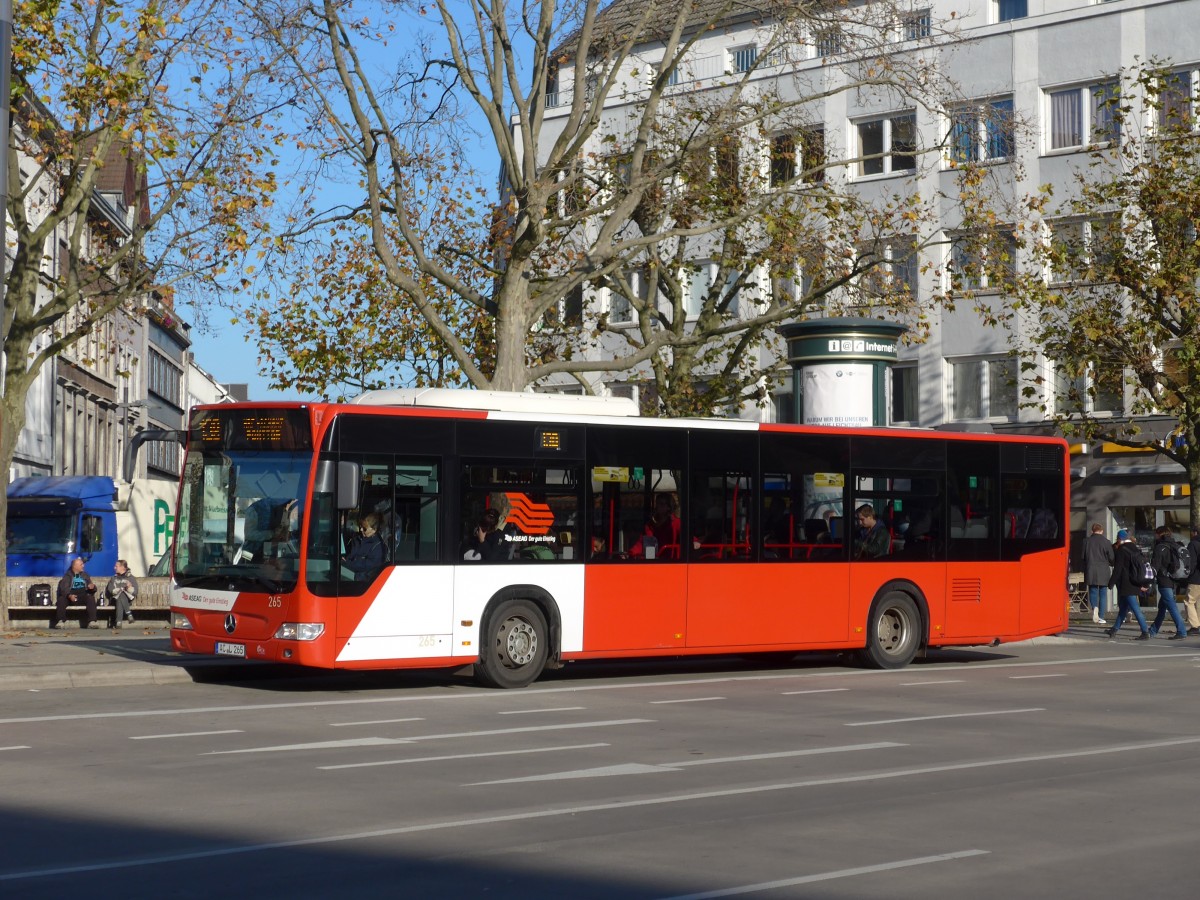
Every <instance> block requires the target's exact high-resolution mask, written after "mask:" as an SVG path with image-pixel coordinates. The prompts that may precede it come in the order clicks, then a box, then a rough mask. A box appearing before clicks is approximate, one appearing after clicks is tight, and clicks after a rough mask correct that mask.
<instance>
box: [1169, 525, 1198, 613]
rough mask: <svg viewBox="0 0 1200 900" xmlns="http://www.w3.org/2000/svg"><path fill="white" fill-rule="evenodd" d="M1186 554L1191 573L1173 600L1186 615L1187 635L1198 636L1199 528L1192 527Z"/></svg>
mask: <svg viewBox="0 0 1200 900" xmlns="http://www.w3.org/2000/svg"><path fill="white" fill-rule="evenodd" d="M1188 553H1189V554H1190V555H1191V557H1192V572H1191V574H1190V575H1188V578H1187V582H1186V583H1184V584H1183V585H1181V586H1180V588H1179V590H1178V591H1176V593H1175V600H1176V602H1178V603H1179V604H1181V605H1182V606H1183V611H1184V612H1185V613H1186V614H1187V623H1188V634H1200V610H1197V609H1196V601H1197V600H1200V556H1198V555H1197V554H1200V527H1197V526H1195V525H1193V526H1192V539H1191V540H1190V541H1188Z"/></svg>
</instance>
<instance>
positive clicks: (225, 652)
mask: <svg viewBox="0 0 1200 900" xmlns="http://www.w3.org/2000/svg"><path fill="white" fill-rule="evenodd" d="M216 652H217V656H240V657H242V658H243V659H244V658H245V656H246V645H245V644H226V643H224V642H222V641H217V651H216Z"/></svg>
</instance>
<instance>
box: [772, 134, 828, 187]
mask: <svg viewBox="0 0 1200 900" xmlns="http://www.w3.org/2000/svg"><path fill="white" fill-rule="evenodd" d="M797 178H800V179H801V180H802V181H804V182H808V183H815V182H820V181H824V180H825V129H824V128H821V127H819V126H818V127H813V128H802V129H800V130H799V131H798V132H794V133H788V134H777V135H775V136H774V137H772V138H771V187H773V188H777V187H783V186H785V185H787V184H789V183H790V182H792V181H795V180H796V179H797Z"/></svg>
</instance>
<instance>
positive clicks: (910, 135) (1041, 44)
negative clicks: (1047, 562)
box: [546, 0, 1200, 533]
mask: <svg viewBox="0 0 1200 900" xmlns="http://www.w3.org/2000/svg"><path fill="white" fill-rule="evenodd" d="M620 2H622V0H618V3H620ZM893 8H894V9H895V10H896V12H895V28H894V33H893V36H892V40H894V42H895V53H896V54H897V56H898V57H904V56H906V55H907V56H908V57H909V58H912V57H914V56H915V55H917V54H929V55H930V57H931V58H935V59H936V66H937V69H938V72H939V75H938V77H939V78H944V79H945V83H946V85H947V86H948V88H947V91H946V96H947V97H952V98H953V101H952V103H949V104H948V105H947V106H946V107H943V108H940V109H936V108H932V107H926V106H922V105H920V104H910V105H905V104H904V103H903V102H901V103H899V104H898V105H887V101H883V100H881V96H882V95H883V93H884V92H877V93H871V92H865V91H850V92H831V93H830V94H829V95H828V97H827V98H826V99H824V100H823V101H822V103H821V107H820V111H819V114H818V115H817V116H816V119H817V120H818V121H819V122H820V125H821V127H822V129H823V144H824V147H825V148H826V152H827V154H828V155H829V157H830V159H831V160H835V159H838V158H841V159H845V160H849V161H851V162H848V163H847V164H846V165H844V166H840V167H839V166H834V167H833V168H831V169H830V170H829V171H830V177H837V178H844V179H846V182H847V183H848V185H849V186H851V188H852V189H853V190H856V191H859V192H863V193H866V194H877V195H878V196H880V197H885V196H888V195H890V194H893V193H895V192H897V191H903V190H908V189H911V188H913V187H915V189H916V190H917V191H918V192H919V193H920V194H921V195H922V196H925V197H934V196H938V195H939V194H943V195H953V194H954V193H955V191H956V187H955V179H956V178H957V177H958V174H957V172H956V170H955V161H956V159H963V160H970V161H972V162H982V163H985V164H986V165H987V167H988V176H989V178H990V180H991V182H992V183H993V184H994V185H995V188H994V189H995V190H998V191H1001V192H1004V193H1007V194H1008V195H1009V197H1010V198H1013V199H1015V198H1019V197H1021V196H1023V195H1026V194H1029V193H1032V192H1034V191H1035V190H1037V188H1038V187H1039V186H1043V185H1052V186H1053V187H1054V191H1055V193H1054V196H1055V197H1056V198H1062V197H1066V196H1068V195H1069V194H1070V193H1071V185H1072V183H1073V179H1074V174H1075V172H1076V171H1078V170H1081V169H1086V167H1087V165H1088V154H1087V151H1088V149H1089V146H1090V145H1092V143H1093V142H1094V141H1097V140H1101V139H1103V137H1104V136H1105V132H1106V128H1108V127H1110V126H1111V122H1110V121H1109V120H1108V117H1107V115H1106V112H1105V103H1104V101H1105V99H1106V98H1110V97H1111V96H1113V89H1114V85H1115V84H1116V83H1117V80H1118V79H1119V76H1120V73H1122V72H1123V71H1127V70H1129V69H1131V68H1133V67H1135V66H1136V65H1138V64H1142V63H1145V62H1147V61H1149V60H1161V61H1164V62H1166V63H1168V65H1169V67H1170V68H1171V69H1172V70H1173V71H1174V72H1176V73H1177V80H1178V84H1180V85H1182V86H1183V88H1182V89H1183V93H1184V95H1185V96H1184V98H1183V100H1182V102H1183V103H1185V104H1186V105H1187V107H1188V109H1187V112H1189V113H1190V112H1191V107H1192V106H1193V104H1194V103H1195V102H1196V99H1197V97H1198V90H1200V42H1198V41H1197V40H1196V36H1197V35H1200V2H1198V0H1163V2H1156V0H1110V2H1087V0H974V2H963V0H929V2H921V0H914V2H911V3H908V4H905V5H903V6H901V7H893ZM762 35H763V30H762V26H761V25H760V24H758V23H757V22H756V21H755V20H753V19H750V18H748V17H746V18H744V19H743V20H742V21H740V22H739V21H737V20H730V22H729V23H727V25H726V27H724V28H715V29H710V30H709V33H708V35H707V36H706V37H705V38H704V39H703V40H702V41H701V42H700V44H698V45H697V47H696V48H695V51H694V53H693V55H692V57H691V62H690V65H689V66H688V67H687V68H686V71H682V72H681V73H680V74H679V75H678V76H677V77H675V76H673V79H674V81H673V83H674V85H675V86H674V89H675V90H679V91H685V90H696V91H703V90H707V89H710V88H711V87H712V86H713V85H715V84H717V83H718V82H719V80H720V78H721V77H722V75H723V74H725V75H728V74H729V73H737V72H739V71H746V69H747V68H748V67H750V66H754V74H753V75H752V76H751V77H753V78H756V79H761V80H762V81H763V82H764V84H770V85H771V89H772V90H778V91H780V92H781V93H786V91H787V90H788V87H787V85H788V79H789V78H791V77H792V76H793V73H794V72H797V71H805V70H809V71H812V72H816V71H819V70H824V72H825V74H824V77H826V78H827V79H837V78H838V77H841V76H840V75H839V70H838V68H837V66H836V64H835V63H834V62H833V60H834V58H835V57H837V55H838V52H839V50H840V49H841V45H840V43H839V39H838V35H837V34H836V33H834V32H830V31H829V30H813V31H810V32H809V33H808V36H807V40H806V41H804V42H803V44H802V45H799V44H798V45H796V46H792V47H788V48H787V49H786V52H782V53H781V52H779V51H778V49H776V51H775V56H776V57H777V58H778V60H779V61H780V62H779V64H777V65H773V66H763V65H762V64H761V60H762V53H763V49H762V47H761V46H760V45H759V43H758V42H760V41H761V39H762ZM939 38H940V39H939ZM656 52H658V54H659V59H661V44H659V45H655V44H653V43H647V45H646V46H645V47H644V50H643V52H642V53H641V55H640V59H641V61H643V62H644V63H645V64H647V65H649V66H653V65H654V62H655V60H654V56H655V53H656ZM756 59H757V61H758V64H757V65H755V61H756ZM635 77H636V76H631V78H635ZM560 83H562V84H569V83H570V74H569V72H567V71H564V72H562V73H560ZM613 97H614V99H612V100H611V101H610V103H609V105H610V106H611V108H612V109H611V112H613V113H614V114H619V112H618V111H619V108H620V106H621V104H622V103H623V102H624V101H623V100H622V99H621V98H620V97H618V96H616V95H615V94H614V95H613ZM1135 102H1136V101H1135ZM556 103H561V104H562V105H561V106H556V105H555V104H556ZM548 106H549V107H550V108H548V109H547V111H546V129H547V131H548V132H552V131H553V129H554V128H555V122H556V117H557V119H559V120H562V119H563V118H564V117H565V116H566V115H567V113H568V111H569V106H568V105H566V104H565V103H562V100H561V98H560V97H558V96H556V95H555V94H551V95H550V101H549V103H548ZM1144 116H1145V118H1146V120H1147V121H1148V122H1149V121H1150V119H1151V118H1152V114H1151V112H1150V111H1149V110H1145V111H1144ZM998 123H999V124H998ZM1004 123H1008V124H1007V126H1006V125H1005V124H1004ZM763 137H764V136H763V135H756V137H755V140H763ZM767 139H768V140H769V139H770V138H769V136H767ZM597 152H601V151H599V150H598V151H597ZM758 152H759V153H760V154H761V155H762V157H763V158H764V159H769V152H763V148H761V147H760V148H758ZM836 154H842V156H840V157H839V156H836ZM767 165H769V162H765V163H764V166H767ZM956 214H957V212H956V211H955V210H951V209H950V207H949V205H947V206H946V214H945V218H944V220H941V221H937V222H931V223H925V225H926V227H927V228H929V230H931V232H932V233H933V234H934V240H932V241H931V242H930V243H929V245H928V246H927V247H926V248H925V249H924V250H923V251H922V254H921V259H920V261H919V262H920V264H919V265H912V264H909V266H908V269H907V271H906V272H905V273H904V278H905V279H906V280H909V281H911V286H912V288H913V291H914V295H915V297H916V299H917V301H918V303H919V304H927V305H926V306H925V314H926V316H927V321H928V338H927V340H925V341H924V342H923V343H919V344H910V345H907V346H903V347H902V348H901V349H900V351H899V360H898V362H897V364H896V365H895V366H894V367H893V368H892V371H891V373H890V378H889V384H888V391H887V404H888V409H889V420H890V421H891V422H892V423H893V424H903V425H913V426H920V427H934V428H961V429H983V430H988V429H992V430H1027V431H1048V430H1051V429H1050V426H1049V425H1048V423H1047V422H1046V420H1045V417H1044V414H1043V413H1041V412H1040V411H1039V410H1037V409H1034V408H1032V407H1031V406H1029V405H1028V404H1025V403H1022V398H1021V394H1020V392H1021V389H1022V387H1024V386H1030V385H1033V386H1034V389H1035V391H1050V392H1052V386H1053V385H1054V384H1055V383H1056V377H1057V376H1056V372H1055V369H1056V367H1055V364H1054V361H1053V360H1050V359H1043V360H1042V363H1041V370H1040V371H1035V372H1024V373H1018V368H1019V365H1018V362H1017V360H1016V359H1015V358H1014V357H1013V356H1012V354H1011V350H1012V349H1013V347H1014V346H1016V345H1020V344H1021V343H1022V342H1023V341H1024V340H1025V338H1024V336H1023V335H1021V334H1019V333H1017V334H1014V333H1011V332H1009V331H1006V330H1004V329H1002V328H996V327H989V326H986V325H985V324H984V323H983V321H982V320H981V318H980V316H979V314H978V313H977V312H976V311H975V310H974V309H973V308H972V306H973V304H972V303H960V304H958V307H957V309H956V310H955V311H947V310H945V309H944V308H942V307H941V306H940V305H938V304H934V303H932V302H930V300H931V298H933V297H935V296H936V295H939V294H941V293H943V292H945V291H946V290H948V289H949V288H948V283H947V281H946V279H948V277H949V274H948V273H950V272H951V271H953V270H954V268H955V263H956V261H957V260H956V259H955V253H956V249H955V245H954V237H955V233H956V229H957V228H958V227H959V226H960V223H959V221H958V220H957V219H956V218H955V216H956ZM1040 227H1043V228H1045V229H1047V230H1049V229H1053V228H1063V229H1077V228H1085V227H1087V225H1086V223H1083V222H1079V221H1062V222H1056V221H1054V220H1052V219H1048V220H1046V221H1045V222H1043V223H1040ZM1013 258H1014V264H1015V265H1016V266H1018V267H1032V266H1037V265H1040V263H1037V262H1035V261H1033V260H1031V259H1028V258H1026V257H1025V255H1024V254H1023V253H1021V252H1014V253H1013ZM762 280H763V281H769V276H766V277H765V278H764V279H762ZM971 287H972V288H973V290H974V291H975V294H976V300H975V302H976V303H983V304H985V305H988V304H997V305H1000V306H1003V305H1004V304H1005V303H1006V298H1005V297H1004V295H1003V294H1002V293H1001V292H999V291H998V290H993V289H989V285H988V284H987V283H986V279H978V280H976V281H975V283H973V284H972V285H971ZM618 305H619V299H614V298H612V297H608V296H605V295H604V292H603V291H599V292H596V293H595V294H594V295H591V296H589V297H587V299H586V307H587V308H588V309H590V310H591V311H592V312H593V313H594V314H598V313H609V314H610V315H611V314H612V313H613V312H614V309H615V307H616V306H618ZM831 312H832V311H831ZM773 350H774V352H777V353H781V352H782V347H780V346H778V345H777V346H775V347H774V348H773ZM767 352H772V348H768V351H767ZM607 377H608V376H606V378H607ZM614 381H615V382H616V383H615V384H611V385H610V387H611V389H613V390H614V392H619V393H624V394H626V395H628V394H629V392H630V387H629V386H628V385H626V384H623V383H621V379H619V378H615V379H614ZM772 388H773V397H772V404H771V407H770V409H769V410H768V411H766V412H765V413H764V412H763V411H761V410H758V409H750V410H743V411H742V413H741V414H742V415H744V416H753V417H755V418H759V417H762V416H764V415H766V416H770V417H772V418H777V419H782V420H790V418H791V415H790V411H791V410H792V409H793V408H794V406H793V403H792V399H791V398H790V397H789V396H788V391H789V390H790V381H789V379H786V378H780V379H778V380H777V381H775V382H773V385H772ZM1096 402H1097V403H1099V404H1104V403H1109V404H1111V408H1112V410H1113V411H1114V412H1116V411H1120V409H1121V408H1122V404H1123V398H1122V397H1121V396H1120V395H1119V393H1117V394H1114V395H1111V396H1102V397H1101V398H1099V399H1098V400H1097V401H1096ZM1098 411H1100V412H1103V411H1104V408H1103V407H1102V406H1100V407H1098ZM1079 450H1080V453H1079V459H1080V463H1079V465H1078V466H1077V468H1076V471H1075V475H1076V483H1075V485H1074V486H1073V487H1074V490H1073V494H1074V497H1075V498H1076V499H1075V501H1074V506H1075V509H1074V510H1073V521H1072V532H1082V531H1083V523H1084V521H1086V520H1096V521H1104V522H1107V523H1108V526H1109V529H1110V533H1112V532H1113V531H1115V529H1116V527H1118V526H1120V527H1130V528H1134V527H1137V528H1139V529H1145V528H1151V529H1152V528H1153V527H1154V525H1156V524H1163V523H1164V522H1166V523H1167V524H1171V525H1173V526H1176V527H1178V528H1179V529H1180V530H1182V529H1183V528H1184V527H1186V524H1187V522H1186V521H1185V520H1186V517H1187V511H1186V509H1185V508H1184V504H1185V502H1186V501H1185V500H1184V499H1183V498H1182V496H1178V497H1177V496H1173V494H1174V492H1173V491H1171V490H1168V486H1167V485H1165V484H1164V482H1169V481H1172V480H1173V481H1175V482H1178V481H1180V479H1181V477H1182V476H1181V472H1182V470H1181V469H1179V468H1178V467H1176V466H1174V465H1172V464H1169V463H1168V462H1167V461H1166V460H1165V459H1160V458H1155V457H1143V458H1141V459H1138V460H1133V461H1129V457H1128V455H1126V456H1124V457H1121V458H1115V457H1114V458H1113V459H1106V458H1105V457H1104V454H1103V452H1102V451H1100V450H1099V448H1095V447H1092V448H1079ZM1184 480H1186V479H1184Z"/></svg>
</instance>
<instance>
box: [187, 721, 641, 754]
mask: <svg viewBox="0 0 1200 900" xmlns="http://www.w3.org/2000/svg"><path fill="white" fill-rule="evenodd" d="M653 721H654V720H653V719H610V720H609V721H607V722H569V723H564V724H562V725H532V726H529V727H527V728H494V729H490V730H488V731H457V732H448V733H446V734H414V735H411V736H409V737H406V738H380V737H369V738H356V739H352V740H346V741H315V742H313V743H311V744H285V745H282V746H277V747H247V748H245V749H243V750H211V751H209V752H208V753H205V754H204V755H205V756H227V755H231V754H235V753H278V752H280V751H282V750H340V749H342V748H343V747H380V746H384V745H386V744H414V743H416V742H417V741H437V740H442V739H444V738H471V737H492V736H493V735H497V734H526V733H528V732H531V731H562V730H564V729H568V728H604V727H607V726H609V725H645V724H648V723H650V722H653Z"/></svg>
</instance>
